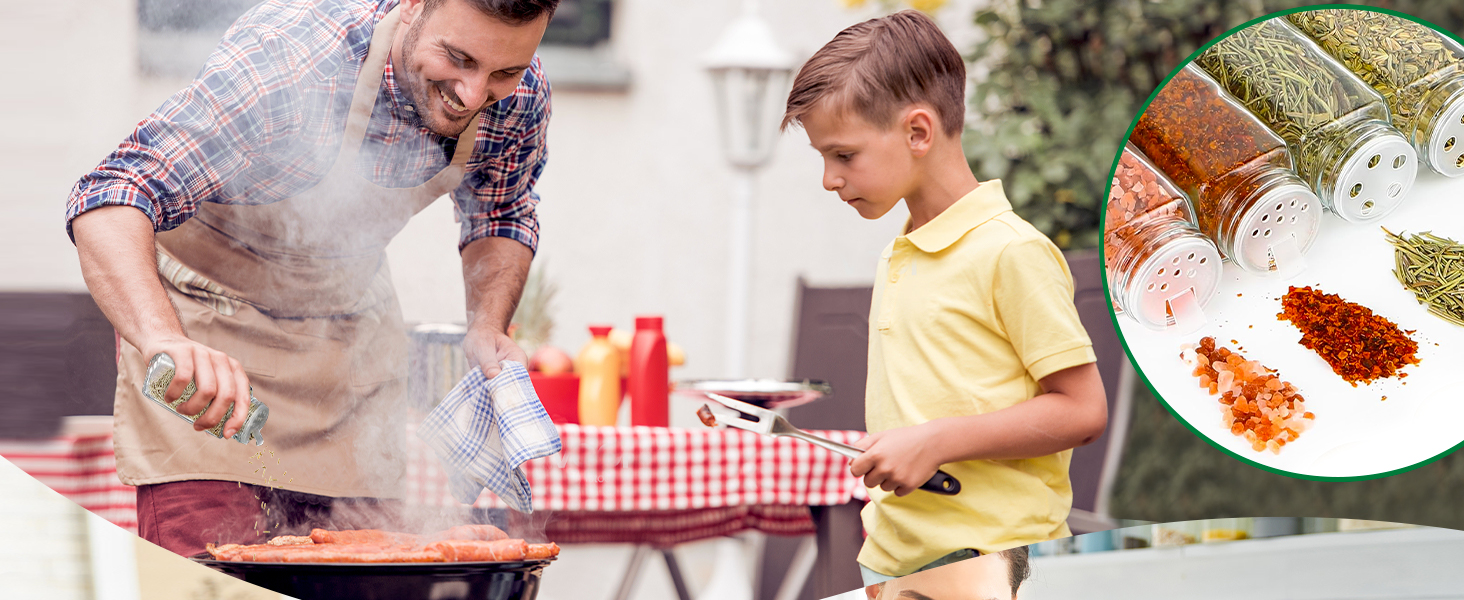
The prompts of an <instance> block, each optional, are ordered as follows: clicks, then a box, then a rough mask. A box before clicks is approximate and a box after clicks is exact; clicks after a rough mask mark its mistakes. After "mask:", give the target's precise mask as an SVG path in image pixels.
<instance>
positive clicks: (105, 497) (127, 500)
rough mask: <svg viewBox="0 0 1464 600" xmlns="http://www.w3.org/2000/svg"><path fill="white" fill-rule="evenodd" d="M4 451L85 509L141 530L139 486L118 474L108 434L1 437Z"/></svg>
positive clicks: (33, 475)
mask: <svg viewBox="0 0 1464 600" xmlns="http://www.w3.org/2000/svg"><path fill="white" fill-rule="evenodd" d="M0 456H3V457H5V459H6V460H9V461H10V462H11V463H13V464H14V465H15V466H16V467H19V468H20V470H22V471H25V472H26V473H29V474H30V476H31V477H35V478H36V479H38V480H40V482H41V483H44V484H46V486H47V487H49V488H51V489H53V490H56V491H57V492H58V493H60V494H61V495H62V496H65V497H66V498H67V499H68V500H71V501H72V502H75V503H77V504H80V505H81V507H82V508H85V509H87V510H89V511H92V512H94V513H96V514H97V516H99V517H102V518H104V519H106V520H108V521H111V522H113V523H115V524H117V526H118V527H122V528H124V529H126V530H128V531H131V532H133V533H137V488H134V487H132V486H128V485H123V484H122V480H120V479H117V459H116V457H115V456H113V454H112V436H111V435H110V434H107V435H99V436H96V435H94V436H62V437H56V438H49V439H43V440H20V441H17V440H0Z"/></svg>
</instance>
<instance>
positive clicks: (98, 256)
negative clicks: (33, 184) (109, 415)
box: [66, 25, 304, 436]
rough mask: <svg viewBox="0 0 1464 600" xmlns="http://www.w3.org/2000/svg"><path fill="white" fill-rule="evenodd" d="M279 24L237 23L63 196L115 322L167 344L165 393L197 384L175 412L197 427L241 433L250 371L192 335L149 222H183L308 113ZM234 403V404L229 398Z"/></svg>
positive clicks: (128, 332)
mask: <svg viewBox="0 0 1464 600" xmlns="http://www.w3.org/2000/svg"><path fill="white" fill-rule="evenodd" d="M294 48H295V47H294V45H292V44H291V43H290V42H289V41H288V40H286V39H284V37H283V36H282V35H281V34H279V33H278V32H276V31H274V30H272V29H269V28H265V27H251V26H243V27H240V26H238V25H236V26H235V27H234V28H232V29H231V30H230V33H229V34H227V35H226V37H225V38H224V39H223V40H222V41H220V43H219V46H218V48H217V49H215V50H214V52H213V54H211V55H210V56H209V59H208V60H207V62H206V63H205V65H204V68H203V70H202V71H201V73H200V75H199V77H198V78H197V79H195V80H194V81H193V82H192V83H190V84H189V85H188V87H186V88H184V89H183V90H181V91H179V92H178V93H176V94H174V95H173V96H172V97H170V98H169V99H168V100H167V101H165V102H164V103H163V104H162V106H160V107H158V109H157V110H155V111H153V113H152V114H150V115H148V117H147V118H146V119H143V121H142V122H141V123H139V124H138V126H137V128H136V129H135V130H133V132H132V134H131V135H129V136H128V137H127V139H125V140H123V142H122V143H121V144H120V145H119V146H118V147H117V149H116V150H114V151H113V152H112V153H111V154H110V155H108V156H107V157H106V158H105V159H103V160H102V163H101V164H100V165H98V166H97V168H96V169H93V170H92V171H91V172H90V173H87V174H86V175H84V176H82V178H81V179H80V180H79V181H77V183H76V185H75V186H74V187H73V188H72V191H71V195H70V197H69V198H68V199H67V209H66V217H67V223H66V225H67V231H68V233H70V234H71V236H72V239H73V241H75V243H76V249H77V254H78V256H79V258H80V260H81V267H82V275H83V277H84V278H85V279H86V283H87V287H88V289H90V291H91V293H92V297H93V298H95V299H96V302H97V305H98V306H99V307H100V308H101V309H102V311H103V313H104V314H106V315H107V318H108V319H109V320H111V322H112V325H113V327H115V328H116V329H117V332H118V334H120V335H121V336H122V337H123V338H125V339H126V340H127V341H128V343H130V344H132V345H133V346H135V347H137V348H138V349H139V350H141V351H142V353H143V356H144V358H151V357H152V356H153V355H155V354H157V353H158V352H167V353H168V355H169V356H171V357H172V358H173V361H174V362H175V363H176V365H177V367H176V370H175V372H174V377H173V383H172V385H170V386H169V387H168V390H167V393H166V398H167V399H169V400H172V399H176V398H177V397H178V396H180V395H182V393H183V389H184V388H185V387H186V386H187V384H188V382H189V381H190V380H191V381H194V383H195V385H196V387H197V391H196V392H195V393H194V395H193V397H192V398H190V399H189V401H188V402H187V403H185V404H183V405H182V406H179V407H178V410H179V412H183V413H187V414H196V413H198V412H199V411H201V410H203V408H204V406H205V405H207V404H209V403H210V402H211V401H212V400H213V399H215V398H220V399H223V400H224V401H223V402H213V404H212V406H210V407H209V410H208V412H207V413H205V414H203V415H202V416H200V417H199V418H198V419H197V420H196V421H195V422H194V429H197V430H203V429H207V428H211V427H213V426H215V425H217V424H218V423H219V422H220V421H221V420H223V419H224V418H225V417H227V418H228V421H227V422H226V423H225V424H224V431H223V433H224V435H225V436H231V435H233V434H234V433H236V432H237V431H238V429H239V427H241V426H242V425H243V423H244V417H245V416H246V415H247V413H248V409H249V382H248V378H247V377H246V376H245V374H244V371H243V369H242V368H241V367H240V364H239V362H238V361H237V360H234V359H232V358H230V357H228V356H227V355H225V354H224V353H222V352H219V351H216V350H213V349H210V348H208V347H206V346H204V345H202V344H198V343H196V342H193V341H191V340H189V339H188V337H187V336H186V332H184V331H183V327H182V326H181V324H180V323H179V321H178V317H177V315H176V314H175V313H174V311H173V306H172V305H171V304H170V303H169V301H168V296H167V293H166V292H165V291H164V290H163V286H162V284H161V283H160V282H159V280H158V275H157V272H158V270H157V255H156V250H155V247H154V232H155V231H165V230H168V229H172V228H174V227H177V226H179V225H181V224H183V222H185V221H187V220H188V219H189V218H191V217H192V216H193V214H194V213H195V212H196V211H197V208H198V205H199V203H200V202H203V201H204V199H205V198H208V197H210V196H212V195H214V194H215V193H217V191H218V190H219V189H220V188H221V187H222V186H224V185H225V184H226V183H227V182H229V181H232V180H234V179H235V178H236V177H238V176H239V175H240V174H241V173H242V172H243V171H244V170H245V169H246V168H247V167H248V165H250V164H251V163H252V162H253V160H254V158H255V157H256V156H257V155H258V154H259V153H261V152H262V150H261V149H263V148H266V147H269V145H270V144H272V143H275V142H277V141H278V140H279V139H282V136H283V135H284V134H285V133H286V132H289V131H292V130H293V129H294V128H295V127H296V126H297V124H298V122H299V121H300V119H301V108H300V102H301V99H300V98H299V94H298V89H299V87H300V78H301V77H303V76H304V75H303V74H302V70H301V69H298V68H294V67H293V66H292V65H297V64H300V63H301V59H302V57H301V56H299V55H297V54H292V52H295V50H294ZM231 407H232V414H231V413H230V408H231Z"/></svg>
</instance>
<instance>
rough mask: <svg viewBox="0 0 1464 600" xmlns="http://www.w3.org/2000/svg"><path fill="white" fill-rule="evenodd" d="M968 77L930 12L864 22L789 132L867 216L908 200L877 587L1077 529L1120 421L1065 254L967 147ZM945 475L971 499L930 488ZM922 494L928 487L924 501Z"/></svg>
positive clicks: (878, 313) (842, 45)
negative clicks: (796, 131)
mask: <svg viewBox="0 0 1464 600" xmlns="http://www.w3.org/2000/svg"><path fill="white" fill-rule="evenodd" d="M965 88H966V69H965V65H964V64H963V63H962V62H961V56H960V54H959V53H957V52H956V49H955V47H953V46H952V45H951V43H950V41H949V40H947V39H946V38H945V36H944V35H943V34H941V32H940V30H939V29H938V28H937V27H936V25H935V23H934V22H932V21H931V20H930V19H929V18H927V17H926V16H924V15H922V14H920V13H918V12H914V11H905V12H900V13H897V14H894V15H890V16H888V17H884V18H880V19H874V20H871V21H866V22H864V23H860V24H858V25H855V26H853V27H850V28H848V29H845V30H844V31H842V32H840V33H839V34H838V35H837V36H835V37H834V39H833V41H831V42H829V43H828V44H827V45H825V46H824V47H823V48H822V49H820V50H819V51H818V52H817V53H815V54H814V55H813V57H811V58H809V59H808V62H807V63H806V64H804V66H803V68H802V69H801V70H799V72H798V76H797V77H796V78H795V80H794V82H793V90H792V92H791V93H790V94H789V96H788V107H787V112H786V114H785V115H784V119H783V127H784V128H787V127H788V126H789V124H795V123H796V124H799V125H801V126H802V127H803V128H804V130H806V131H807V133H808V137H809V140H810V142H811V143H812V145H813V147H814V148H815V149H816V150H818V152H819V153H820V154H821V155H823V159H824V175H823V185H824V188H826V189H828V190H830V191H834V192H838V194H839V199H840V200H843V201H844V202H846V203H848V204H849V206H851V207H853V208H854V210H856V211H858V212H859V215H860V216H862V217H864V218H866V219H878V218H879V217H881V216H884V214H885V213H887V212H889V211H890V209H892V208H894V206H895V204H897V203H898V202H899V201H900V200H901V199H903V200H904V201H905V206H906V207H907V208H908V209H909V211H910V220H909V222H908V223H907V224H906V226H905V233H904V235H901V236H899V237H897V238H895V240H894V242H893V243H891V244H890V245H889V246H888V247H886V248H885V250H884V253H883V255H882V256H881V259H880V262H879V268H878V271H877V278H876V280H875V281H876V283H875V289H874V301H873V303H872V306H871V308H870V315H869V380H868V384H867V390H866V397H865V410H866V413H865V420H866V424H867V426H868V429H869V432H870V435H869V437H867V438H865V439H864V440H862V441H861V442H860V443H859V446H860V447H861V448H863V449H864V450H865V453H864V454H863V455H861V456H860V457H859V458H857V459H855V460H854V461H853V462H852V463H850V470H851V471H852V472H853V474H854V475H855V476H856V477H863V478H864V483H865V485H867V486H869V487H870V488H871V489H870V497H871V500H872V501H871V502H870V504H869V505H868V506H867V507H865V509H864V512H863V520H864V529H865V531H866V533H867V534H868V537H867V539H866V540H865V543H864V547H863V548H862V550H861V551H860V553H859V563H860V566H861V571H862V572H863V574H864V578H865V584H866V585H868V584H873V583H877V582H880V581H883V580H886V579H889V578H892V577H897V576H903V575H908V574H910V573H914V572H916V571H919V570H922V569H925V568H930V567H934V566H939V565H943V564H947V563H950V562H953V561H956V560H960V559H963V558H969V557H971V556H974V555H976V554H977V553H983V554H984V553H990V552H996V551H1000V550H1003V549H1006V548H1012V547H1016V546H1024V545H1027V544H1032V543H1035V542H1040V541H1043V540H1049V539H1053V538H1058V537H1065V536H1068V535H1071V533H1070V532H1069V531H1068V528H1067V524H1066V519H1067V516H1068V512H1069V510H1070V509H1071V507H1072V486H1071V484H1070V483H1069V480H1068V463H1069V461H1070V459H1071V456H1072V448H1074V447H1077V446H1081V445H1083V444H1087V443H1089V442H1092V441H1093V440H1095V439H1097V438H1098V436H1099V435H1101V434H1102V433H1103V429H1104V427H1105V426H1106V424H1107V419H1108V411H1107V403H1106V400H1105V398H1104V393H1103V385H1102V382H1101V381H1100V379H1099V377H1098V370H1097V367H1096V366H1095V365H1094V355H1093V349H1092V344H1091V342H1090V341H1089V340H1088V336H1087V334H1086V332H1085V331H1084V330H1083V327H1082V325H1081V324H1080V323H1079V321H1078V315H1077V310H1076V309H1075V308H1074V307H1073V282H1072V275H1071V274H1070V273H1069V272H1068V270H1067V263H1066V262H1065V261H1064V259H1063V257H1062V254H1061V253H1060V252H1058V250H1057V247H1056V246H1054V245H1053V244H1052V242H1051V241H1050V240H1048V239H1047V238H1046V237H1044V236H1043V235H1042V234H1041V233H1040V232H1038V231H1037V230H1036V229H1034V228H1033V227H1032V226H1031V225H1030V224H1028V223H1027V222H1026V221H1024V220H1022V219H1021V218H1020V217H1018V216H1017V215H1015V214H1014V213H1012V207H1011V204H1010V203H1009V202H1008V201H1007V199H1006V196H1005V194H1004V193H1003V191H1002V186H1001V182H1000V181H997V180H993V181H986V182H980V181H977V179H976V177H975V176H974V175H973V174H972V173H971V170H970V167H969V166H968V165H967V163H966V157H965V155H964V153H963V152H962V148H961V130H962V128H963V125H964V119H965V116H964V113H965ZM937 468H940V469H944V470H945V471H946V472H947V473H950V474H951V475H952V476H954V477H955V478H956V479H958V480H960V482H961V484H962V490H961V492H960V493H959V494H957V495H954V496H944V495H938V494H934V493H931V492H927V491H916V489H917V488H918V487H919V486H920V485H921V484H922V483H923V482H925V481H926V480H927V479H929V478H930V477H931V476H932V475H934V474H935V471H936V469H937ZM912 492H913V493H912Z"/></svg>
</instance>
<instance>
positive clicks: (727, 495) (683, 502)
mask: <svg viewBox="0 0 1464 600" xmlns="http://www.w3.org/2000/svg"><path fill="white" fill-rule="evenodd" d="M813 433H814V434H815V435H820V436H823V437H826V438H829V439H832V440H834V441H837V442H843V443H846V444H847V443H853V442H854V441H856V440H858V439H859V438H861V437H863V436H864V434H863V433H861V432H857V431H819V432H813ZM559 436H560V439H561V440H563V441H564V450H563V451H562V452H560V453H559V454H555V455H553V456H549V457H546V458H541V459H537V460H532V461H529V462H528V463H526V464H525V465H524V472H525V474H526V475H527V476H528V478H529V485H530V486H531V487H532V488H533V489H534V509H535V510H553V511H676V510H688V509H701V508H725V507H737V506H758V505H784V506H828V505H835V504H845V503H847V502H849V501H850V500H854V499H859V500H865V499H867V498H868V496H867V493H866V490H865V488H864V486H863V484H862V483H860V481H859V480H858V479H856V478H854V477H853V476H851V475H849V463H848V459H847V458H844V457H843V456H841V455H839V454H835V453H833V452H830V451H828V450H824V449H823V448H819V447H817V446H814V445H812V444H808V443H806V442H800V441H797V440H793V439H791V438H786V437H783V438H773V437H767V436H760V435H756V434H752V433H748V432H745V431H739V430H736V429H710V428H705V429H704V428H697V429H675V428H671V429H668V428H661V427H591V426H580V425H560V426H559ZM407 438H408V439H409V440H411V441H410V442H409V443H408V444H407V446H408V448H407V460H408V462H407V481H408V483H407V493H406V498H407V502H408V503H414V504H421V505H428V506H449V505H452V504H455V501H454V500H453V498H452V495H451V494H450V493H449V492H448V490H447V475H446V474H445V473H444V472H443V471H442V469H441V467H440V464H439V463H438V461H437V458H436V457H435V456H433V454H432V451H431V450H430V449H429V448H427V447H426V445H425V444H423V443H421V441H420V440H417V437H416V435H415V434H414V432H413V431H412V430H411V429H410V428H409V430H408V436H407ZM474 506H477V507H480V508H490V507H493V508H499V507H502V506H504V504H503V503H502V501H500V500H499V499H498V498H497V497H495V496H493V495H492V494H490V493H488V492H484V493H483V495H481V496H479V497H478V500H477V502H476V503H474Z"/></svg>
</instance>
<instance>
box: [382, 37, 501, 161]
mask: <svg viewBox="0 0 1464 600" xmlns="http://www.w3.org/2000/svg"><path fill="white" fill-rule="evenodd" d="M425 16H426V15H423V17H424V18H423V19H421V20H418V21H417V22H416V23H413V24H412V25H411V29H410V30H408V31H407V37H406V39H405V40H403V42H402V65H401V66H402V69H400V70H398V71H397V75H396V80H397V86H398V87H400V88H402V91H403V92H405V93H406V95H407V101H409V102H411V103H412V106H414V107H415V108H416V110H415V111H413V113H412V114H414V115H416V121H417V122H418V124H420V125H422V126H423V127H426V128H427V129H428V130H430V131H432V133H435V134H437V135H440V136H442V137H450V138H455V137H458V136H460V135H462V133H463V132H464V131H466V130H467V129H468V126H469V125H471V124H472V123H473V116H474V115H468V116H466V117H463V118H462V119H461V120H458V121H454V120H450V117H448V116H447V115H446V114H443V113H439V112H437V111H435V110H434V109H435V108H436V106H437V103H440V102H441V101H442V100H441V99H440V98H437V97H436V96H437V94H438V90H437V88H436V87H434V86H432V85H431V84H429V83H427V82H426V81H424V80H422V79H421V78H419V77H418V76H417V74H416V73H417V72H419V71H420V69H418V68H416V63H415V62H413V61H412V53H413V51H415V50H416V49H417V40H418V38H419V37H421V32H422V30H421V26H422V25H424V24H425V23H426V19H425ZM490 100H491V99H490ZM475 114H476V113H475Z"/></svg>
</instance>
